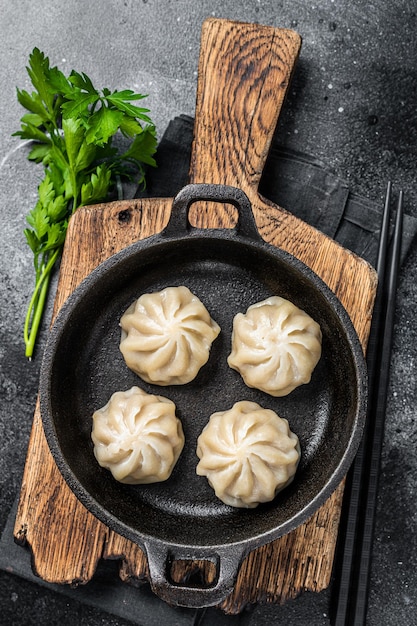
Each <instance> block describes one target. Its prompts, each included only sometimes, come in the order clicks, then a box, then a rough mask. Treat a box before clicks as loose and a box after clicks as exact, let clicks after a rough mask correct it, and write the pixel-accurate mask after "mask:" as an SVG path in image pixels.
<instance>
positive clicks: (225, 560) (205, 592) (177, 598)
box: [146, 543, 244, 608]
mask: <svg viewBox="0 0 417 626" xmlns="http://www.w3.org/2000/svg"><path fill="white" fill-rule="evenodd" d="M146 553H147V558H148V567H149V579H150V584H151V587H152V591H153V592H154V593H155V594H156V595H157V596H158V597H159V598H161V600H164V601H165V602H167V603H169V604H171V605H175V606H183V607H189V608H202V607H206V606H215V605H217V604H219V603H220V602H222V601H223V600H224V599H225V598H226V597H227V596H228V595H230V593H231V592H232V591H233V587H234V584H235V582H236V578H237V574H238V570H239V566H240V564H241V562H242V560H243V557H244V552H243V550H236V546H234V547H233V548H231V549H229V550H223V551H222V550H217V554H212V553H210V554H203V555H202V554H201V552H199V553H196V554H193V556H192V557H191V558H190V554H189V553H188V554H187V555H186V556H185V557H182V556H181V553H180V552H179V553H177V554H176V553H174V551H173V550H172V548H170V547H169V546H165V545H163V544H159V543H158V544H154V543H152V544H151V545H149V544H148V545H147V546H146ZM182 558H184V560H188V561H189V560H197V559H203V560H210V561H214V562H215V564H216V578H215V581H214V583H213V584H212V585H211V586H207V587H196V586H194V587H192V586H186V585H181V584H179V583H176V582H174V581H173V580H172V579H171V577H170V575H169V569H170V565H171V564H172V563H173V562H174V561H175V560H180V559H182Z"/></svg>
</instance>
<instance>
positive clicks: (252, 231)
mask: <svg viewBox="0 0 417 626" xmlns="http://www.w3.org/2000/svg"><path fill="white" fill-rule="evenodd" d="M198 201H212V202H221V203H223V204H232V205H233V206H234V207H235V208H236V209H237V210H238V219H237V223H236V226H235V228H234V229H227V230H228V231H229V232H230V230H232V231H233V230H234V231H235V232H236V233H239V234H240V235H243V236H245V237H249V238H251V239H255V240H261V239H262V238H261V236H260V234H259V231H258V228H257V226H256V222H255V218H254V216H253V211H252V205H251V203H250V200H249V198H248V196H247V195H246V194H245V192H244V191H242V190H241V189H239V188H238V187H232V186H231V185H218V184H214V183H212V184H207V183H193V184H190V185H186V186H185V187H183V188H182V189H181V191H180V192H179V193H178V194H177V195H176V196H175V198H174V200H173V202H172V209H171V216H170V218H169V222H168V224H167V225H166V227H165V228H164V230H163V231H162V233H161V234H162V235H167V236H169V237H172V236H178V235H180V236H183V235H184V234H187V233H190V232H191V231H192V230H199V231H200V232H201V230H203V231H204V230H209V229H196V228H193V226H192V225H191V224H190V221H189V219H188V216H189V212H190V207H191V205H192V204H193V203H194V202H198Z"/></svg>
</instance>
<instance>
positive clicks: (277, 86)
mask: <svg viewBox="0 0 417 626" xmlns="http://www.w3.org/2000/svg"><path fill="white" fill-rule="evenodd" d="M299 50H300V38H299V36H298V35H297V34H296V33H294V32H293V31H289V30H284V29H277V28H271V27H267V26H259V25H255V24H243V23H238V22H230V21H226V20H215V19H209V20H207V21H206V22H204V24H203V29H202V37H201V52H200V62H199V78H198V89H197V104H196V122H195V136H194V142H193V151H192V161H191V169H190V182H210V183H224V184H229V185H235V186H238V187H240V188H242V189H243V190H244V191H245V192H246V194H247V195H248V196H249V198H250V200H251V202H252V205H253V210H254V214H255V219H256V222H257V225H258V228H259V231H260V233H261V235H262V237H263V238H264V239H265V240H266V241H268V242H269V243H271V244H273V245H276V246H279V247H282V248H283V249H285V250H287V251H288V252H290V253H292V254H293V255H295V256H297V257H298V258H299V259H301V260H302V261H304V263H306V264H307V265H309V266H310V267H311V268H312V269H313V270H314V271H315V272H316V273H317V274H319V275H320V276H321V277H322V278H323V280H324V281H325V282H326V283H327V284H328V285H329V287H330V288H331V289H332V290H333V291H334V292H335V293H336V295H337V296H338V297H339V299H340V300H341V302H342V303H343V305H344V306H345V308H346V309H347V311H348V313H349V314H350V317H351V319H352V322H353V324H354V326H355V328H356V330H357V333H358V336H359V339H360V341H361V343H362V346H363V348H364V349H365V348H366V343H367V339H368V335H369V330H370V322H371V316H372V309H373V303H374V298H375V291H376V282H377V278H376V273H375V271H374V270H373V269H372V268H371V267H370V266H369V265H368V264H367V263H366V262H365V261H363V260H362V259H360V258H358V257H357V256H355V255H354V254H353V253H351V252H349V251H348V250H345V249H344V248H342V247H341V246H339V245H338V244H336V243H335V242H334V241H333V240H331V239H329V238H328V237H326V236H325V235H323V234H322V233H320V232H319V231H317V230H315V229H314V228H312V227H310V226H308V225H307V224H305V223H304V222H302V221H301V220H299V219H297V218H295V217H294V216H293V215H291V213H289V212H287V211H284V210H283V209H282V208H280V207H278V206H276V205H274V204H272V203H271V202H269V201H268V200H266V199H265V198H262V197H260V195H259V193H258V183H259V180H260V177H261V174H262V170H263V166H264V163H265V160H266V157H267V153H268V149H269V145H270V142H271V139H272V136H273V132H274V130H275V126H276V123H277V120H278V115H279V112H280V109H281V106H282V102H283V99H284V96H285V93H286V90H287V88H288V84H289V81H290V77H291V73H292V71H293V68H294V64H295V62H296V59H297V57H298V54H299ZM171 201H172V200H171V199H170V198H157V199H155V198H152V199H142V200H127V201H122V202H113V203H107V204H102V205H96V206H94V207H85V208H82V209H79V210H78V211H77V212H76V213H75V215H74V216H73V217H72V219H71V221H70V225H69V229H68V234H67V240H66V245H65V249H64V254H63V258H62V263H61V268H60V277H59V284H58V288H57V294H56V300H55V307H54V316H55V315H56V314H57V312H58V310H59V308H60V307H61V306H62V304H63V303H64V301H65V299H66V298H67V297H68V295H69V294H70V293H71V292H72V291H73V290H74V289H75V287H76V286H77V285H78V284H79V283H80V282H81V280H82V279H83V278H84V277H85V276H87V275H88V274H89V273H90V272H91V271H92V270H93V269H94V267H96V266H97V265H98V264H99V263H100V262H102V261H104V260H105V259H106V258H108V257H109V256H111V255H112V254H114V253H115V252H117V251H119V250H121V249H123V248H124V247H125V246H127V245H129V244H130V243H133V242H135V241H136V240H137V239H140V238H144V237H147V236H149V235H152V234H154V233H156V232H159V231H160V230H162V228H163V227H164V226H165V224H166V223H167V221H168V217H169V214H170V207H171ZM311 210H312V211H314V210H315V207H311ZM190 221H191V222H192V223H193V224H194V225H196V226H200V227H205V228H213V227H232V226H233V225H234V224H235V221H236V216H235V213H234V209H233V208H232V207H231V206H228V205H221V204H215V205H214V204H210V203H196V204H195V205H193V208H192V213H191V215H190ZM342 497H343V483H342V484H341V485H340V486H339V487H338V489H337V490H336V491H335V492H334V494H333V495H332V496H331V497H330V498H329V500H328V501H327V502H326V503H325V504H324V505H323V506H322V507H321V508H320V509H319V510H318V511H317V513H316V514H315V515H313V517H312V518H310V520H309V521H308V522H306V523H305V524H303V525H302V526H300V527H299V528H297V529H296V530H295V531H293V532H291V533H289V534H288V535H286V536H284V537H282V538H280V539H278V540H276V541H274V542H272V543H270V544H268V545H265V546H262V547H260V548H257V549H256V550H254V551H253V552H251V553H250V554H249V555H248V557H247V558H246V559H245V561H244V562H243V564H242V566H241V569H240V572H239V575H238V579H237V582H236V586H235V589H234V591H233V593H232V594H231V595H230V596H229V597H228V598H227V599H226V600H225V601H224V602H223V603H222V604H221V606H220V608H221V609H222V610H224V611H225V612H227V613H238V612H239V611H241V610H242V609H243V607H244V606H245V605H246V604H247V603H252V602H258V601H270V602H271V601H272V602H283V601H285V600H286V599H288V598H293V597H295V596H297V595H298V594H299V593H300V592H301V591H302V590H311V591H321V590H323V589H325V588H326V587H327V586H328V585H329V582H330V577H331V571H332V565H333V559H334V553H335V546H336V539H337V532H338V524H339V519H340V512H341V504H342ZM14 535H15V539H16V541H18V542H20V543H22V544H23V543H26V544H27V545H28V546H29V547H30V549H31V551H32V555H33V569H34V571H35V572H36V574H38V575H39V576H40V577H41V578H43V579H44V580H46V581H48V582H54V583H60V584H72V585H74V584H82V583H87V582H88V581H89V580H90V579H91V578H92V576H93V575H94V572H95V569H96V567H97V563H98V561H99V560H100V559H119V560H120V576H121V578H122V580H124V581H126V582H129V581H130V582H133V583H135V584H137V583H138V582H140V581H146V580H147V563H146V558H145V555H144V554H143V552H142V551H141V549H140V548H139V547H138V546H137V545H135V544H133V543H132V542H130V541H128V540H127V539H124V538H123V537H121V536H120V535H118V534H116V533H114V532H113V531H111V530H109V529H108V528H107V527H106V526H105V525H104V524H102V523H101V522H99V521H98V520H97V519H96V518H94V517H93V516H92V515H91V514H90V513H89V512H88V511H87V510H86V509H85V508H84V506H83V505H82V504H81V503H80V502H79V501H78V500H77V499H76V497H75V496H74V495H73V493H72V492H71V491H70V489H69V488H68V486H67V484H66V483H65V481H64V480H63V478H62V477H61V475H60V473H59V471H58V469H57V467H56V465H55V463H54V461H53V459H52V456H51V454H50V451H49V448H48V445H47V443H46V439H45V436H44V432H43V428H42V422H41V418H40V412H39V406H38V405H37V407H36V410H35V415H34V421H33V428H32V432H31V437H30V442H29V447H28V455H27V460H26V465H25V471H24V476H23V482H22V488H21V494H20V500H19V506H18V512H17V516H16V523H15V529H14ZM196 570H198V571H199V572H200V575H201V576H203V577H205V578H206V579H207V581H208V582H210V580H211V577H212V575H213V572H212V570H211V569H210V565H207V564H201V563H199V562H176V563H175V564H174V567H173V570H172V572H171V576H172V577H173V579H174V580H177V581H178V582H181V581H184V579H186V578H187V577H189V576H190V575H193V574H194V573H195V571H196Z"/></svg>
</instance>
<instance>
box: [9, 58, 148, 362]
mask: <svg viewBox="0 0 417 626" xmlns="http://www.w3.org/2000/svg"><path fill="white" fill-rule="evenodd" d="M26 69H27V72H28V74H29V77H30V79H31V81H32V85H33V87H34V89H35V91H33V92H32V93H28V92H27V91H24V90H20V89H17V99H18V101H19V102H20V104H21V105H22V106H23V107H24V108H25V109H27V111H29V112H28V113H26V114H25V115H23V117H22V118H21V129H20V130H19V131H18V132H16V133H14V135H17V136H20V137H21V138H22V139H25V140H30V141H32V142H34V145H33V147H32V149H31V151H30V153H29V155H28V158H29V159H30V160H32V161H35V162H36V163H42V164H43V167H44V178H43V180H42V182H41V183H40V185H39V187H38V201H37V203H36V205H35V207H34V208H33V209H32V210H31V211H30V213H29V215H28V216H27V222H28V224H29V226H30V228H26V229H25V231H24V233H25V236H26V240H27V243H28V244H29V246H30V248H31V250H32V252H33V255H34V266H35V288H34V291H33V294H32V298H31V300H30V303H29V307H28V311H27V315H26V320H25V325H24V340H25V344H26V356H27V357H28V358H31V357H32V355H33V351H34V346H35V342H36V337H37V333H38V330H39V325H40V322H41V319H42V314H43V310H44V307H45V300H46V296H47V293H48V287H49V283H50V278H51V272H52V269H53V267H54V265H55V264H56V262H57V260H58V259H59V256H60V254H61V252H62V248H63V245H64V241H65V236H66V231H67V225H68V219H69V217H70V216H71V214H72V213H73V212H74V211H75V210H76V209H77V208H78V207H80V206H84V205H86V204H93V203H97V202H101V201H103V200H105V199H106V198H107V197H108V194H109V192H110V191H111V190H112V189H113V187H114V186H115V184H116V183H117V182H118V181H120V180H121V179H122V178H124V177H126V178H127V179H129V180H136V182H137V184H144V182H145V174H144V166H145V165H151V166H155V160H154V158H153V154H154V153H155V149H156V132H155V127H154V125H153V123H152V121H151V119H150V118H149V117H148V115H147V113H148V112H149V109H145V108H141V107H139V106H136V104H134V103H135V102H136V101H138V100H141V99H142V98H145V97H146V96H143V95H141V94H136V93H134V92H133V91H131V90H130V89H125V90H123V91H117V90H116V91H113V92H112V91H110V90H109V89H102V90H101V91H98V90H97V89H96V88H95V87H94V85H93V83H92V82H91V80H90V78H89V77H88V76H87V75H86V74H84V73H83V74H79V73H78V72H76V71H74V70H73V71H72V72H71V73H70V75H69V76H68V77H66V76H65V75H64V74H63V73H62V72H61V71H60V70H59V69H58V68H57V67H51V66H50V63H49V59H48V57H46V56H45V55H44V53H43V52H41V51H40V50H39V49H38V48H34V50H33V51H32V53H31V54H30V57H29V66H28V67H27V68H26ZM117 133H120V134H121V135H123V136H125V137H127V138H129V146H128V148H127V149H125V150H124V151H123V152H122V153H120V152H119V150H118V149H117V148H116V147H115V146H114V145H113V138H114V137H115V135H116V134H117Z"/></svg>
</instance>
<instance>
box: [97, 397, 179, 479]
mask: <svg viewBox="0 0 417 626" xmlns="http://www.w3.org/2000/svg"><path fill="white" fill-rule="evenodd" d="M175 408H176V407H175V404H174V403H173V402H172V401H171V400H169V399H168V398H164V397H162V396H155V395H152V394H148V393H146V392H145V391H143V390H142V389H140V388H139V387H132V388H131V389H129V390H127V391H117V392H116V393H114V394H113V395H112V396H111V398H110V400H109V401H108V402H107V404H106V405H105V406H103V407H102V408H101V409H98V410H97V411H95V412H94V414H93V429H92V433H91V438H92V440H93V443H94V455H95V457H96V459H97V461H98V463H99V464H100V465H101V466H102V467H105V468H106V469H108V470H110V472H111V473H112V474H113V477H114V478H115V479H116V480H118V481H119V482H122V483H127V484H140V483H155V482H161V481H164V480H167V478H169V477H170V475H171V473H172V470H173V469H174V466H175V464H176V462H177V460H178V457H179V456H180V454H181V452H182V449H183V447H184V434H183V430H182V425H181V422H180V420H179V419H178V418H177V417H176V415H175Z"/></svg>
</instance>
